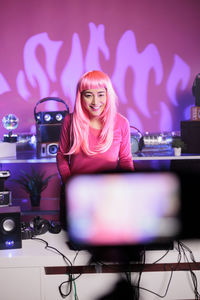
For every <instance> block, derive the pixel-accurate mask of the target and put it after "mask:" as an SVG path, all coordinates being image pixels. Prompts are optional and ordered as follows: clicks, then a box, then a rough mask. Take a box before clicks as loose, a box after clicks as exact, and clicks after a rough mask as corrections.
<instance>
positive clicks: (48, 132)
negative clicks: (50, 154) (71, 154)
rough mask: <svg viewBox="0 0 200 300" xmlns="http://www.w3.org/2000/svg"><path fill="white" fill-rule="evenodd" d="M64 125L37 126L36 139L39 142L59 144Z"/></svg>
mask: <svg viewBox="0 0 200 300" xmlns="http://www.w3.org/2000/svg"><path fill="white" fill-rule="evenodd" d="M61 126H62V124H37V125H36V137H37V142H40V143H50V142H58V141H59V137H60V130H61Z"/></svg>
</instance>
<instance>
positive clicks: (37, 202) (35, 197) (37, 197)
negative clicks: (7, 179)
mask: <svg viewBox="0 0 200 300" xmlns="http://www.w3.org/2000/svg"><path fill="white" fill-rule="evenodd" d="M40 199H41V195H40V194H39V195H38V194H37V195H30V201H31V206H33V207H36V206H40Z"/></svg>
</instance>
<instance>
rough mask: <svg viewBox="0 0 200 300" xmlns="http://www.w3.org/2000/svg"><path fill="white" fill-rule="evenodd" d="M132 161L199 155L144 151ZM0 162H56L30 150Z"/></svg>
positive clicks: (198, 156)
mask: <svg viewBox="0 0 200 300" xmlns="http://www.w3.org/2000/svg"><path fill="white" fill-rule="evenodd" d="M132 157H133V161H138V160H140V161H142V160H195V159H200V155H199V154H198V155H196V154H183V155H181V156H174V155H171V154H169V153H162V152H144V153H140V154H137V155H136V154H134V155H133V156H132ZM0 163H1V164H16V163H39V164H40V163H56V157H55V156H52V157H47V158H37V156H36V154H35V153H34V152H31V151H27V152H20V153H18V154H17V156H16V157H0Z"/></svg>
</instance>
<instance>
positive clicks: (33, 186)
mask: <svg viewBox="0 0 200 300" xmlns="http://www.w3.org/2000/svg"><path fill="white" fill-rule="evenodd" d="M21 172H22V175H21V176H20V177H19V178H18V179H15V180H14V181H15V182H17V183H19V184H20V185H21V186H22V188H23V189H24V190H25V191H26V192H27V193H28V194H29V196H30V201H31V205H32V206H39V205H40V199H41V193H42V191H43V190H44V189H46V187H47V186H48V183H49V180H50V179H51V178H52V177H53V176H55V175H56V174H52V175H49V176H47V177H45V172H44V171H40V170H39V171H38V170H36V169H34V168H33V167H32V170H31V173H27V172H24V171H23V170H22V171H21Z"/></svg>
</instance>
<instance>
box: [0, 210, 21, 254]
mask: <svg viewBox="0 0 200 300" xmlns="http://www.w3.org/2000/svg"><path fill="white" fill-rule="evenodd" d="M16 248H22V238H21V210H20V207H18V206H8V207H0V249H1V250H2V249H16Z"/></svg>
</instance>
